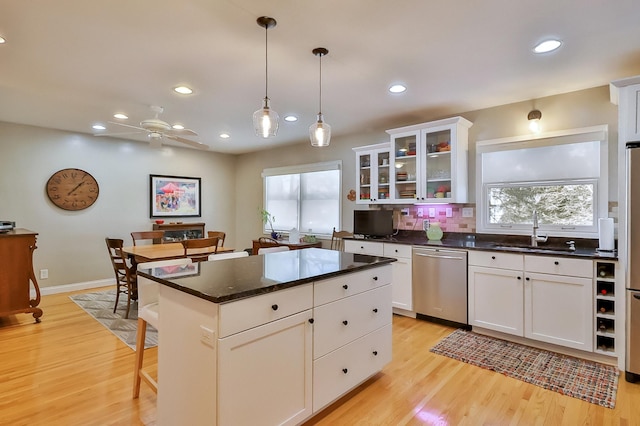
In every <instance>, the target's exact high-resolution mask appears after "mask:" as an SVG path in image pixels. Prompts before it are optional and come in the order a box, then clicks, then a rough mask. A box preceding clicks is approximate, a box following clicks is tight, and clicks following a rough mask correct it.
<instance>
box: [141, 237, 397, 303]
mask: <svg viewBox="0 0 640 426" xmlns="http://www.w3.org/2000/svg"><path fill="white" fill-rule="evenodd" d="M395 260H396V259H392V258H388V257H377V256H368V255H363V254H354V253H343V252H339V251H335V250H326V249H319V248H309V249H304V250H291V251H283V252H276V253H268V254H265V255H258V256H247V257H240V258H234V259H224V260H217V261H211V262H200V263H195V264H193V265H192V266H191V268H180V267H165V268H153V269H143V270H140V271H138V275H140V276H143V277H146V278H149V279H151V280H154V281H157V282H159V283H160V284H163V285H166V286H169V287H172V288H175V289H177V290H180V291H183V292H185V293H189V294H192V295H194V296H197V297H199V298H202V299H205V300H209V301H211V302H214V303H223V302H229V301H232V300H236V299H241V298H245V297H250V296H256V295H259V294H264V293H269V292H272V291H277V290H282V289H285V288H289V287H294V286H297V285H301V284H305V283H310V282H312V281H316V280H321V279H326V278H330V277H334V276H338V275H342V274H348V273H351V272H355V271H360V270H364V269H369V268H373V267H376V266H381V265H384V264H388V263H391V262H395Z"/></svg>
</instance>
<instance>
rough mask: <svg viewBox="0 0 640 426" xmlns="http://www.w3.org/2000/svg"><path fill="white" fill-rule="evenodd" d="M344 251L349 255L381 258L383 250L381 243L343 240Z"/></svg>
mask: <svg viewBox="0 0 640 426" xmlns="http://www.w3.org/2000/svg"><path fill="white" fill-rule="evenodd" d="M344 251H346V252H349V253H358V254H368V255H371V256H382V253H383V252H384V249H383V247H382V243H374V242H371V241H362V240H344Z"/></svg>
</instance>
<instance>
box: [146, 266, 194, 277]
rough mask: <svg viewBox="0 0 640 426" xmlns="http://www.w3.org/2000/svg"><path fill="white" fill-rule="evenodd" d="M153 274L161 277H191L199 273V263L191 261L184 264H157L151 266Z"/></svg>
mask: <svg viewBox="0 0 640 426" xmlns="http://www.w3.org/2000/svg"><path fill="white" fill-rule="evenodd" d="M153 274H154V276H156V277H158V278H163V279H169V278H184V277H193V276H197V275H200V263H199V262H193V263H187V264H185V265H171V266H159V267H157V268H153Z"/></svg>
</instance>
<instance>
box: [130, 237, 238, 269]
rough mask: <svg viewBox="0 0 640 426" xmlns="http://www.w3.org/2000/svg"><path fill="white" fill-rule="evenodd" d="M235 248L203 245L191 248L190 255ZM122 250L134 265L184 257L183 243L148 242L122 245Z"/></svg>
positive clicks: (226, 251) (222, 251)
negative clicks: (136, 244)
mask: <svg viewBox="0 0 640 426" xmlns="http://www.w3.org/2000/svg"><path fill="white" fill-rule="evenodd" d="M234 250H235V249H233V248H230V247H218V250H217V251H216V248H215V247H203V248H195V249H189V254H190V255H203V254H214V253H229V252H232V251H234ZM122 251H123V252H124V253H125V254H126V255H127V256H129V259H131V262H132V263H133V264H134V267H135V266H136V265H137V264H138V263H143V262H155V261H157V260H167V259H178V258H181V257H184V247H183V246H182V243H164V244H146V245H139V246H126V247H122Z"/></svg>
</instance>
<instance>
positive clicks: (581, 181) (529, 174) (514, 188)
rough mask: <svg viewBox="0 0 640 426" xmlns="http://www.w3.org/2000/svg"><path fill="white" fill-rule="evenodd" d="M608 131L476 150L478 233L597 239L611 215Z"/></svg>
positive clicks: (564, 134)
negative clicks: (603, 221) (535, 232)
mask: <svg viewBox="0 0 640 426" xmlns="http://www.w3.org/2000/svg"><path fill="white" fill-rule="evenodd" d="M607 143H608V140H607V127H606V126H598V127H592V128H587V129H577V130H571V131H566V132H557V133H554V134H548V135H543V136H541V137H540V138H537V139H534V140H527V139H524V138H519V139H514V138H512V139H504V140H498V141H485V142H478V143H477V144H476V150H477V152H478V156H477V171H478V173H477V176H478V177H477V195H478V197H477V198H478V232H492V233H513V234H528V233H530V232H531V231H532V228H531V227H532V224H533V211H534V210H535V211H537V214H538V223H539V226H540V230H541V231H543V232H545V233H547V234H549V235H552V236H568V237H587V238H594V237H597V233H598V226H597V223H598V221H597V219H598V217H607V215H608V197H607V193H608V192H607V185H608V179H607V175H608V156H607V152H608V150H607Z"/></svg>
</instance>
